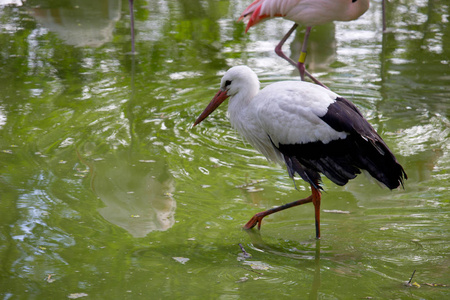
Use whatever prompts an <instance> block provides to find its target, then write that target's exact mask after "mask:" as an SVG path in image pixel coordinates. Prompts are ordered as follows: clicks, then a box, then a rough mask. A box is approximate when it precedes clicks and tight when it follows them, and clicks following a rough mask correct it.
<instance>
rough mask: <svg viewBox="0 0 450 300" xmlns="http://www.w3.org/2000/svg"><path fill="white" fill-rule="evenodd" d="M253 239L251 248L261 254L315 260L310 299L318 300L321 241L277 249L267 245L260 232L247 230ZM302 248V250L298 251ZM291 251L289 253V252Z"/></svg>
mask: <svg viewBox="0 0 450 300" xmlns="http://www.w3.org/2000/svg"><path fill="white" fill-rule="evenodd" d="M245 232H246V233H247V234H248V236H249V237H250V239H251V242H252V245H251V247H252V248H253V249H254V250H257V251H259V252H268V253H271V254H273V255H276V256H282V257H288V258H292V259H296V260H312V259H314V275H313V276H314V277H313V281H312V283H311V289H310V292H309V295H308V299H318V292H319V288H320V265H321V264H320V239H318V240H315V243H314V246H313V245H311V244H309V243H308V244H304V245H301V246H302V247H300V245H299V246H298V247H295V248H291V249H286V248H281V249H276V247H275V246H272V245H269V244H267V243H265V242H264V241H263V239H262V237H261V233H260V231H259V230H255V229H249V230H245ZM298 248H300V249H298ZM288 250H289V251H288Z"/></svg>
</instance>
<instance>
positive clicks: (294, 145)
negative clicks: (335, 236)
mask: <svg viewBox="0 0 450 300" xmlns="http://www.w3.org/2000/svg"><path fill="white" fill-rule="evenodd" d="M259 87H260V84H259V80H258V78H257V76H256V74H255V73H254V72H253V71H252V70H251V69H250V68H248V67H246V66H239V67H233V68H231V69H230V70H228V71H227V72H226V73H225V75H224V76H223V78H222V82H221V88H220V91H219V92H218V93H217V94H216V96H215V97H214V98H213V100H212V101H211V103H210V104H209V105H208V107H207V108H206V109H205V111H204V112H203V113H202V114H201V115H200V116H199V118H198V119H197V120H196V122H195V124H194V125H196V124H198V123H200V122H201V121H202V120H203V119H205V118H206V117H207V116H208V115H209V114H210V113H211V112H212V111H213V110H214V109H216V108H217V107H218V106H219V105H220V104H221V103H222V102H223V101H224V100H225V99H226V98H228V97H230V100H229V107H228V112H229V116H230V122H231V124H232V126H233V127H234V128H236V130H237V131H238V132H239V133H240V134H241V135H242V136H243V137H244V138H245V139H246V140H247V141H248V142H249V143H250V144H251V145H252V146H253V147H255V148H256V149H257V150H258V151H259V152H261V153H262V154H263V155H264V156H265V157H266V158H267V159H268V160H271V161H275V162H279V163H281V164H283V163H284V164H285V165H286V166H287V170H288V173H289V175H290V176H291V177H293V176H294V174H295V173H297V174H298V175H300V176H301V177H302V179H303V180H305V181H307V182H308V183H309V184H310V185H311V190H312V195H311V196H309V197H307V198H305V199H302V200H298V201H295V202H293V203H290V204H287V205H285V206H282V207H279V208H275V209H271V210H268V211H265V212H262V213H259V214H256V215H255V216H254V217H253V218H252V219H251V220H250V221H249V222H248V223H247V224H246V225H245V227H246V228H251V227H253V226H255V225H256V224H258V227H260V226H261V220H262V218H264V217H265V216H266V215H268V214H271V213H274V212H276V211H279V210H281V209H285V208H288V207H292V206H295V205H300V204H304V203H308V202H313V203H314V206H315V212H316V236H317V237H318V238H319V237H320V199H321V194H320V189H321V188H320V174H319V173H322V174H324V175H325V176H326V177H328V178H329V179H330V180H331V181H333V182H334V183H336V184H338V185H344V184H346V183H347V182H348V181H349V180H350V179H353V178H355V177H356V175H357V174H359V173H360V172H361V171H360V170H366V171H367V172H368V173H369V174H370V175H371V176H372V177H374V178H375V179H376V180H378V181H379V182H381V183H382V184H384V185H385V186H387V187H388V188H390V189H395V188H397V187H398V186H400V185H402V184H403V178H405V179H406V174H405V172H404V170H403V168H402V166H401V165H400V164H399V163H398V162H397V160H396V158H395V157H394V155H393V154H392V153H391V151H390V150H389V148H388V146H387V145H386V144H385V143H384V141H383V140H382V138H381V137H380V136H379V135H378V134H377V133H376V132H375V130H374V129H373V128H372V126H371V125H370V124H369V123H368V122H367V121H366V120H365V119H364V117H363V116H362V114H361V113H360V112H359V110H358V109H357V108H356V107H355V106H354V105H353V103H351V102H350V101H348V100H346V99H344V98H342V97H340V96H339V95H337V94H336V93H334V92H331V91H329V90H327V89H325V88H323V87H320V86H318V85H315V84H311V83H307V82H299V81H283V82H278V83H274V84H271V85H268V86H267V87H265V88H264V89H262V90H261V91H260V90H259Z"/></svg>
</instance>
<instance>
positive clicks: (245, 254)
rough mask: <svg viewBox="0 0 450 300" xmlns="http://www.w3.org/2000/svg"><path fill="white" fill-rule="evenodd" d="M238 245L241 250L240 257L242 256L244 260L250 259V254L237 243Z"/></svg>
mask: <svg viewBox="0 0 450 300" xmlns="http://www.w3.org/2000/svg"><path fill="white" fill-rule="evenodd" d="M238 245H239V247H240V248H241V250H242V255H243V256H244V258H250V257H252V255H251V254H250V253H248V252H247V251H245V249H244V246H242V244H241V243H239V244H238Z"/></svg>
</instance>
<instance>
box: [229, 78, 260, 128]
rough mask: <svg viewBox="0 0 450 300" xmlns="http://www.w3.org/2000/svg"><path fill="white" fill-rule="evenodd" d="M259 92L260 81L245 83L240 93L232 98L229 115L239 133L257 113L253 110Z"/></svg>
mask: <svg viewBox="0 0 450 300" xmlns="http://www.w3.org/2000/svg"><path fill="white" fill-rule="evenodd" d="M258 92H259V81H253V82H247V83H245V82H243V84H242V85H241V88H240V89H239V90H238V92H237V93H236V94H235V95H233V96H231V97H230V100H229V104H228V113H229V116H230V123H231V125H232V126H233V127H234V128H236V129H237V130H238V131H239V132H241V134H242V133H243V132H242V130H241V129H242V128H243V126H242V125H244V124H245V123H247V122H249V120H250V119H253V115H254V113H255V111H254V110H253V109H252V108H251V107H252V102H253V100H254V98H255V96H256V95H257V94H258Z"/></svg>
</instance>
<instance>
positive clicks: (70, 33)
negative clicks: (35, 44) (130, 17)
mask: <svg viewBox="0 0 450 300" xmlns="http://www.w3.org/2000/svg"><path fill="white" fill-rule="evenodd" d="M34 2H35V1H33V2H32V3H31V4H34ZM46 2H47V1H39V3H36V4H39V6H36V7H32V8H29V9H28V11H29V13H30V14H31V15H32V16H33V17H34V18H35V19H36V20H37V21H38V23H40V24H41V25H42V26H44V27H45V28H47V29H49V30H50V31H52V32H54V33H56V34H57V35H58V36H59V38H61V39H62V40H63V41H64V42H65V43H66V44H68V45H72V46H77V47H84V46H90V47H100V46H101V45H103V44H105V43H107V42H110V41H111V40H112V37H113V31H114V26H115V23H116V22H117V21H118V20H119V19H120V9H121V1H120V0H95V1H92V0H60V1H57V2H55V1H51V4H50V3H48V5H46ZM56 3H57V4H56ZM47 6H48V8H47Z"/></svg>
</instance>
